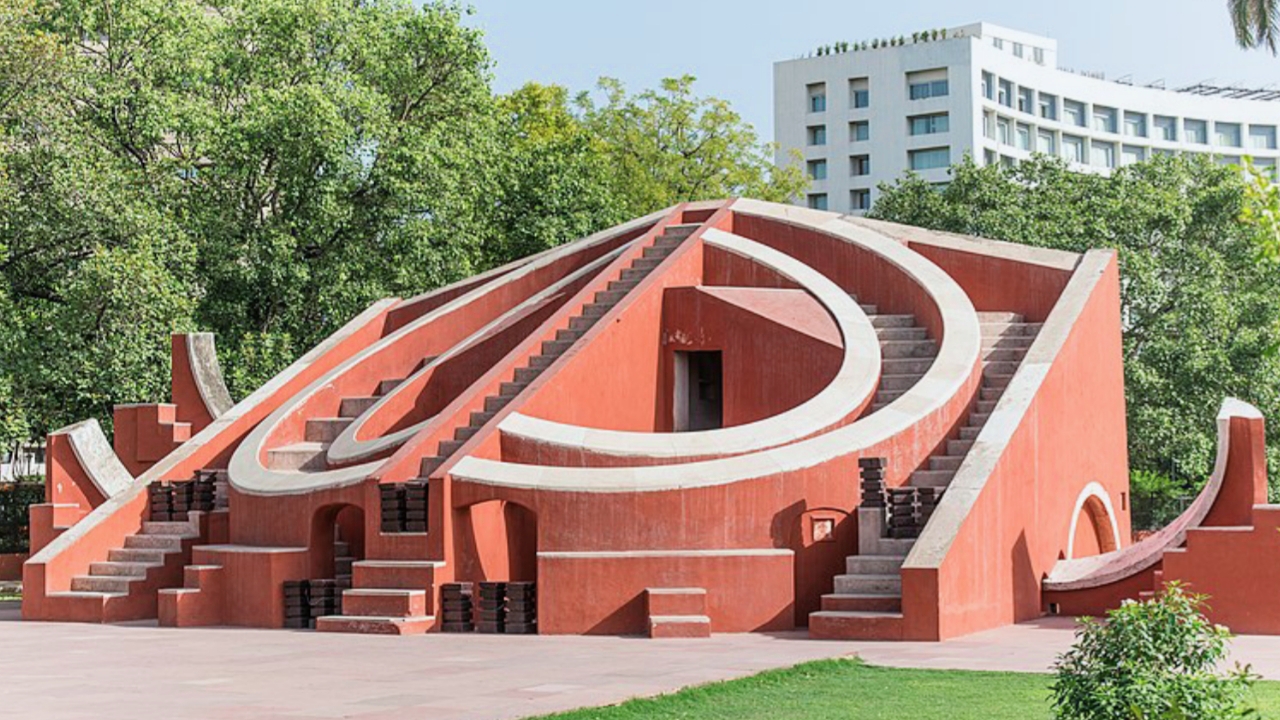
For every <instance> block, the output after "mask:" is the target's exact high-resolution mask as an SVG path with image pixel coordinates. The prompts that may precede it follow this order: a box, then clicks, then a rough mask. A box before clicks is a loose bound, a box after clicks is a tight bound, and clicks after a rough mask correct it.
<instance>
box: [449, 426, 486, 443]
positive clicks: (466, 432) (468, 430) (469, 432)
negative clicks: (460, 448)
mask: <svg viewBox="0 0 1280 720" xmlns="http://www.w3.org/2000/svg"><path fill="white" fill-rule="evenodd" d="M479 431H480V428H478V427H472V426H471V425H463V426H462V427H460V428H458V429H457V430H454V431H453V439H454V440H457V441H459V442H466V441H468V440H470V439H471V438H472V437H474V436H475V434H476V433H477V432H479Z"/></svg>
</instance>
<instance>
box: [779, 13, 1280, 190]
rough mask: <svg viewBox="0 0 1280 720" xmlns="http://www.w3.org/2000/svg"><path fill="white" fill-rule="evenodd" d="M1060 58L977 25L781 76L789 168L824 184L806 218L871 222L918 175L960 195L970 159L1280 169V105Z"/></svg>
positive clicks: (820, 60) (805, 62)
mask: <svg viewBox="0 0 1280 720" xmlns="http://www.w3.org/2000/svg"><path fill="white" fill-rule="evenodd" d="M1057 50H1058V48H1057V41H1055V40H1053V39H1050V38H1046V37H1042V36H1038V35H1032V34H1030V33H1025V32H1020V31H1017V30H1010V29H1007V28H1002V27H999V26H995V25H991V24H989V23H974V24H972V25H965V26H963V27H959V28H955V29H952V30H948V31H947V37H946V38H945V39H938V40H929V41H921V42H912V41H911V39H910V38H908V39H907V40H906V44H904V45H898V46H890V47H881V48H878V49H867V50H851V51H848V52H843V53H838V54H833V55H823V56H816V57H808V58H800V59H796V60H787V61H782V62H778V63H775V64H774V75H773V78H774V80H773V86H774V91H773V92H774V128H775V130H774V139H775V141H776V142H777V144H778V155H777V162H778V163H779V164H780V165H781V164H788V163H793V162H799V163H803V165H804V167H805V169H806V171H807V172H808V173H809V174H810V177H811V180H812V182H811V187H810V189H809V191H808V194H807V195H806V196H805V197H802V198H799V199H798V200H797V202H798V204H807V205H809V206H810V207H814V208H817V209H829V210H832V211H836V212H855V213H859V212H862V211H864V210H865V209H867V208H868V207H870V204H871V203H872V202H874V201H875V199H876V197H877V195H878V191H877V189H876V188H877V186H878V185H879V184H880V183H882V182H892V181H893V180H896V179H897V178H899V177H901V176H902V175H903V174H904V173H905V172H906V171H907V170H909V169H915V170H916V171H917V172H918V173H919V174H920V175H921V176H922V177H923V178H925V179H926V180H928V181H930V182H934V183H945V182H947V181H948V179H949V175H948V170H947V166H948V165H950V164H952V163H956V162H959V161H960V160H961V159H962V158H963V157H964V155H965V154H966V153H969V154H971V155H972V156H973V158H974V159H975V161H977V162H978V163H979V164H993V163H996V162H1005V163H1016V162H1018V161H1019V160H1022V159H1025V158H1028V157H1030V156H1031V154H1032V153H1034V152H1044V153H1046V154H1051V155H1057V156H1060V157H1063V158H1065V159H1066V160H1067V161H1068V163H1069V164H1070V165H1071V167H1072V168H1074V169H1077V170H1079V171H1082V172H1103V173H1106V172H1110V171H1111V169H1113V168H1116V167H1120V166H1122V165H1125V164H1128V163H1131V162H1136V161H1138V160H1142V159H1146V158H1148V157H1151V156H1153V155H1156V154H1161V153H1165V154H1168V153H1177V152H1182V153H1206V154H1212V155H1213V156H1214V157H1216V158H1218V159H1219V161H1221V162H1224V163H1238V162H1240V159H1241V158H1242V157H1243V156H1246V155H1248V156H1250V157H1252V158H1253V159H1254V162H1255V163H1256V164H1257V165H1259V166H1262V167H1264V168H1266V167H1270V168H1274V167H1275V165H1276V161H1277V159H1280V149H1278V148H1277V125H1280V93H1267V92H1261V91H1259V92H1250V91H1243V90H1231V89H1222V88H1205V89H1202V90H1200V91H1199V92H1208V93H1213V92H1217V93H1219V94H1217V95H1206V94H1198V93H1197V92H1195V91H1191V90H1187V91H1175V90H1165V89H1163V88H1157V87H1143V86H1136V85H1131V84H1125V83H1121V82H1115V81H1110V80H1105V79H1102V78H1101V77H1095V76H1087V75H1083V74H1077V73H1074V72H1071V71H1069V70H1063V69H1060V68H1058V66H1057V54H1058V52H1057ZM940 83H941V84H940ZM913 86H915V89H914V90H913ZM943 90H945V93H943V92H942V91H943ZM863 91H865V95H864V94H863ZM913 95H914V96H916V98H917V99H913ZM921 95H928V97H919V96H921ZM943 118H945V119H943ZM797 155H798V157H797Z"/></svg>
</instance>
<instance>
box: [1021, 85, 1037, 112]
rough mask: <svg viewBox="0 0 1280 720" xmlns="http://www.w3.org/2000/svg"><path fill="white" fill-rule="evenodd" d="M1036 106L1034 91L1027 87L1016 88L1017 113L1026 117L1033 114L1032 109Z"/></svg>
mask: <svg viewBox="0 0 1280 720" xmlns="http://www.w3.org/2000/svg"><path fill="white" fill-rule="evenodd" d="M1035 106H1036V91H1035V90H1032V89H1031V88H1028V87H1020V88H1018V112H1024V113H1026V114H1028V115H1030V114H1032V113H1034V112H1035V110H1034V109H1033V108H1035Z"/></svg>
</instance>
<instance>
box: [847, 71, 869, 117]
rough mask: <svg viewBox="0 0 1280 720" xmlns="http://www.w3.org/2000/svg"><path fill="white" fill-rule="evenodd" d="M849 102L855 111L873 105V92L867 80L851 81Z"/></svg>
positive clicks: (856, 79) (857, 79)
mask: <svg viewBox="0 0 1280 720" xmlns="http://www.w3.org/2000/svg"><path fill="white" fill-rule="evenodd" d="M849 102H850V103H851V104H852V105H853V108H854V109H855V110H856V109H859V108H865V107H869V106H870V105H871V90H870V85H869V84H868V80H867V79H866V78H864V77H863V78H854V79H852V80H850V81H849Z"/></svg>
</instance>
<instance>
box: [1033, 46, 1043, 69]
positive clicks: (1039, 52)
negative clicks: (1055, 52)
mask: <svg viewBox="0 0 1280 720" xmlns="http://www.w3.org/2000/svg"><path fill="white" fill-rule="evenodd" d="M1033 55H1034V57H1035V61H1036V64H1037V65H1043V64H1044V48H1035V52H1034V53H1033Z"/></svg>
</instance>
